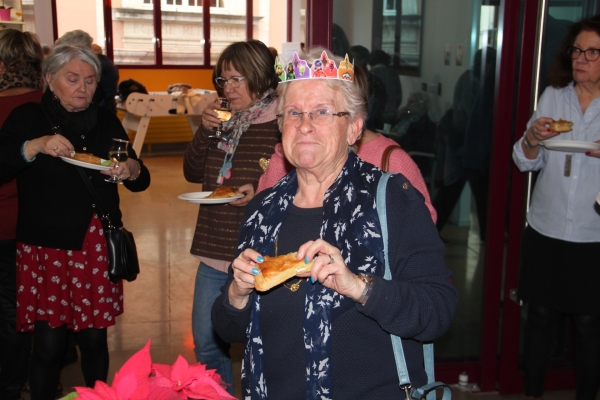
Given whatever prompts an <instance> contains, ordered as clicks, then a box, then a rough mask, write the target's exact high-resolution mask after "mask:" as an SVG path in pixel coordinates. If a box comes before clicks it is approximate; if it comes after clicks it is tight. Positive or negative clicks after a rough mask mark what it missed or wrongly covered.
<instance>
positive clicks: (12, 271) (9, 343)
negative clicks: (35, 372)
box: [0, 240, 31, 400]
mask: <svg viewBox="0 0 600 400" xmlns="http://www.w3.org/2000/svg"><path fill="white" fill-rule="evenodd" d="M16 272H17V266H16V241H15V240H0V399H6V400H16V399H19V398H20V397H21V390H22V389H23V386H24V385H25V382H27V370H28V366H29V358H30V355H31V333H20V332H17V330H16V324H17V323H16V315H17V310H16V301H17V293H16V287H17V276H16Z"/></svg>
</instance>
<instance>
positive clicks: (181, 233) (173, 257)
mask: <svg viewBox="0 0 600 400" xmlns="http://www.w3.org/2000/svg"><path fill="white" fill-rule="evenodd" d="M144 156H145V157H144V160H145V162H146V164H147V165H148V168H149V169H150V171H151V174H152V184H151V185H150V188H149V189H148V190H147V191H145V192H142V193H131V192H128V191H127V190H126V189H124V188H121V199H122V204H121V209H122V211H123V215H124V225H125V226H126V227H127V228H128V229H129V230H131V231H133V232H134V234H135V239H136V243H137V246H138V252H139V256H140V260H141V268H142V272H141V274H140V275H139V277H138V279H137V280H136V281H135V282H131V283H125V313H124V314H123V315H122V316H120V317H119V318H118V319H117V324H116V326H114V327H112V328H110V329H109V348H110V356H111V365H110V372H109V380H112V376H113V375H114V373H115V371H116V370H117V369H118V368H119V367H120V366H121V365H122V364H123V363H124V362H125V361H126V360H127V359H128V358H129V357H130V356H131V355H132V354H133V353H135V352H136V351H137V350H139V349H140V348H141V347H142V346H143V345H144V344H145V343H146V341H147V340H148V339H149V338H152V348H151V354H152V359H153V361H154V362H157V363H164V364H172V363H173V362H174V361H175V360H176V358H177V356H178V355H179V354H181V355H182V356H183V357H185V358H186V359H187V360H188V361H189V362H194V361H195V359H194V354H193V344H192V336H191V304H192V294H193V283H194V278H195V273H196V268H197V264H198V263H197V261H196V260H195V259H194V258H193V257H192V256H191V255H190V254H189V246H190V243H191V239H192V235H193V232H194V226H195V221H196V215H197V211H198V206H197V205H194V204H190V203H186V202H184V201H182V200H178V199H177V195H178V194H181V193H186V192H192V191H199V190H201V187H200V186H199V185H195V184H190V183H187V182H186V181H185V179H184V178H183V174H182V157H181V156H180V155H170V156H157V155H153V156H149V155H146V154H144ZM452 251H454V250H452ZM465 251H466V250H465ZM449 253H450V249H449ZM455 274H456V272H455ZM463 275H464V276H465V277H467V278H468V277H469V276H470V275H469V273H468V271H464V274H463ZM468 281H469V279H466V281H465V284H468ZM233 357H234V361H235V365H234V369H235V370H236V373H237V371H239V369H240V357H241V347H240V346H235V347H234V351H233ZM237 379H238V380H239V375H238V377H237ZM62 383H63V384H64V386H65V389H66V390H68V389H69V388H71V387H73V386H80V385H82V384H83V379H82V376H81V372H80V369H79V364H78V363H76V364H73V365H70V366H67V367H65V368H64V369H63V372H62ZM236 394H237V395H238V396H239V394H240V390H239V387H236ZM454 398H455V399H458V400H472V399H476V398H485V399H504V400H518V399H521V396H520V395H512V396H499V395H498V394H495V393H476V394H473V393H470V392H468V391H461V390H458V389H455V390H454ZM544 399H545V400H559V399H561V400H562V399H574V394H573V392H552V393H547V394H546V395H545V397H544Z"/></svg>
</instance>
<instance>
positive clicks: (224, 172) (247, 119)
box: [217, 89, 277, 185]
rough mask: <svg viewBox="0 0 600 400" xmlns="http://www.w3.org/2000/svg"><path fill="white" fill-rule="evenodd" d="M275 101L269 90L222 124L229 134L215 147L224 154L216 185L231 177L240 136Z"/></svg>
mask: <svg viewBox="0 0 600 400" xmlns="http://www.w3.org/2000/svg"><path fill="white" fill-rule="evenodd" d="M276 100H277V95H276V94H275V91H274V90H273V89H269V90H267V91H266V92H265V94H264V95H263V97H262V98H261V99H260V100H258V101H257V102H256V103H255V104H254V105H253V106H252V107H249V108H247V109H245V110H240V111H232V116H231V119H230V120H229V121H227V122H223V128H224V129H225V130H226V131H227V132H230V131H231V133H230V134H229V136H228V139H227V142H220V143H219V144H218V146H217V147H218V148H219V149H220V150H223V151H224V152H225V157H224V158H223V166H222V167H221V169H220V170H219V176H218V177H217V183H218V184H219V185H222V184H223V182H224V181H225V179H229V178H230V177H231V166H232V163H231V160H233V155H234V154H235V149H236V148H237V145H238V143H239V142H240V138H241V137H242V134H243V133H244V132H246V130H247V129H248V128H249V127H250V125H251V124H252V121H254V120H256V119H258V118H260V117H261V116H262V115H263V114H264V113H265V110H268V109H269V108H270V107H271V105H272V104H273V102H275V101H276Z"/></svg>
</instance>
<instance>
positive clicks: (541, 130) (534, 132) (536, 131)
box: [525, 117, 560, 146]
mask: <svg viewBox="0 0 600 400" xmlns="http://www.w3.org/2000/svg"><path fill="white" fill-rule="evenodd" d="M552 121H554V120H553V119H552V118H548V117H541V118H538V119H536V120H535V121H533V123H532V124H531V126H530V127H529V129H527V132H525V135H526V136H527V141H528V142H529V144H530V145H532V146H536V145H538V144H539V143H540V142H541V141H542V140H546V139H550V138H551V137H553V136H556V135H559V134H560V132H554V131H551V130H550V124H551V123H552Z"/></svg>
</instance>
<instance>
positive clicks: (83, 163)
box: [60, 157, 110, 171]
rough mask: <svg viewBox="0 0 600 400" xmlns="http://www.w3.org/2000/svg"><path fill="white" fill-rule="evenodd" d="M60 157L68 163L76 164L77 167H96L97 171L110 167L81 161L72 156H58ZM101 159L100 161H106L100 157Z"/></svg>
mask: <svg viewBox="0 0 600 400" xmlns="http://www.w3.org/2000/svg"><path fill="white" fill-rule="evenodd" d="M60 158H62V160H63V161H66V162H68V163H69V164H73V165H77V166H78V167H83V168H89V169H96V170H98V171H106V170H107V169H110V167H109V166H108V165H98V164H91V163H86V162H83V161H79V160H75V159H74V158H71V157H60ZM101 160H102V162H104V161H106V160H103V159H101Z"/></svg>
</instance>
